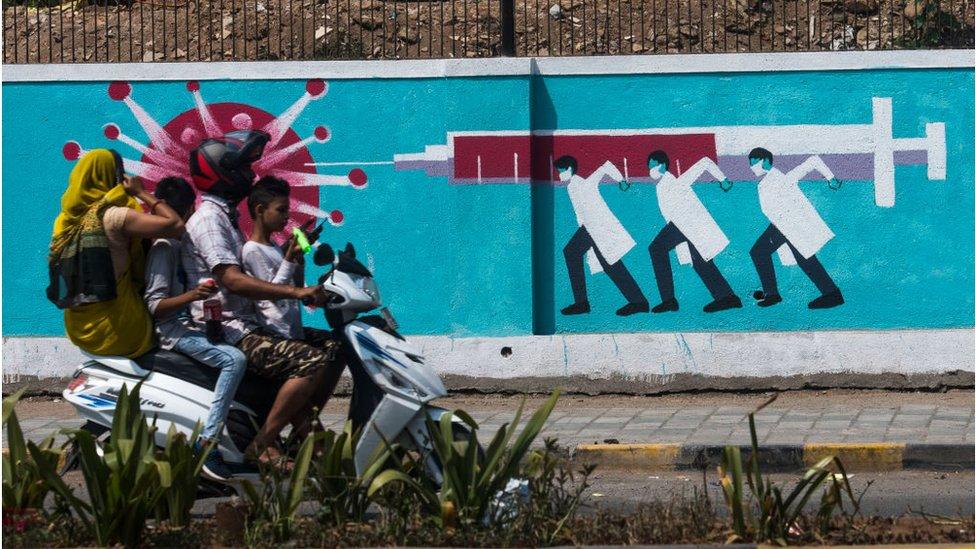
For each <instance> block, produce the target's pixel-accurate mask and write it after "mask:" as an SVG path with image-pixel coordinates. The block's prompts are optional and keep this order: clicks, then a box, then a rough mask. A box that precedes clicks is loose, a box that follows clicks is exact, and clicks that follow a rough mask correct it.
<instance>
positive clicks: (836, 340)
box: [2, 329, 976, 384]
mask: <svg viewBox="0 0 976 549" xmlns="http://www.w3.org/2000/svg"><path fill="white" fill-rule="evenodd" d="M409 339H410V340H411V341H414V342H416V343H417V344H419V345H420V347H421V348H422V349H423V352H424V355H425V356H426V357H427V358H428V360H429V361H430V363H431V364H432V365H433V366H434V368H436V369H437V371H439V372H440V373H441V374H444V375H448V374H453V375H458V376H466V377H473V378H487V379H512V378H519V377H553V378H559V377H567V376H582V377H587V378H592V379H617V380H623V379H633V380H641V381H654V382H657V383H661V384H665V383H667V378H668V377H669V376H674V375H680V374H693V375H695V374H697V375H700V376H706V377H716V378H741V377H776V376H780V377H785V376H794V375H814V374H835V373H851V374H939V373H944V372H955V371H965V372H972V371H973V370H974V361H976V358H974V344H976V336H974V330H973V329H949V330H890V331H872V332H854V331H823V332H819V331H818V332H746V333H739V332H717V333H708V332H705V333H701V332H699V333H674V334H669V333H631V334H571V335H553V336H523V337H494V338H493V337H485V338H478V337H474V338H451V337H447V336H414V337H410V338H409ZM506 347H507V348H510V349H511V354H510V355H508V356H504V355H505V354H507V353H505V352H503V349H504V348H506ZM2 357H3V377H4V382H16V381H18V378H19V377H20V376H36V377H38V378H50V377H67V376H70V375H71V373H72V372H73V370H74V368H75V366H77V365H78V364H79V363H81V361H82V357H81V353H79V352H78V350H77V349H76V348H75V347H74V346H73V345H72V344H71V343H70V342H69V341H68V340H67V339H65V338H56V337H5V338H3V352H2Z"/></svg>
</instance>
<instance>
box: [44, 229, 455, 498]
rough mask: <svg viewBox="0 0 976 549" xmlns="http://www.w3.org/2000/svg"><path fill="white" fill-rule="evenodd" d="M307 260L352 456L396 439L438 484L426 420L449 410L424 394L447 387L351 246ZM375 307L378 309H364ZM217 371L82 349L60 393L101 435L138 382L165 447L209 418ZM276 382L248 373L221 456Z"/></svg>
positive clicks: (266, 405)
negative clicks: (344, 405)
mask: <svg viewBox="0 0 976 549" xmlns="http://www.w3.org/2000/svg"><path fill="white" fill-rule="evenodd" d="M313 259H314V262H315V264H316V265H319V266H329V269H328V271H327V272H326V273H325V274H323V275H322V276H321V277H320V278H319V281H318V283H319V284H320V285H321V287H322V289H323V291H324V292H325V294H326V296H327V298H326V304H325V306H324V310H325V317H326V320H327V322H328V324H329V326H330V327H331V328H332V331H333V335H334V337H336V338H337V339H338V340H339V341H340V343H341V345H340V349H341V351H340V357H341V359H342V360H343V361H344V362H345V363H346V365H347V366H348V367H349V371H350V373H351V375H352V380H353V392H352V399H351V402H350V407H349V418H350V419H351V420H352V423H353V427H354V429H356V430H358V431H359V432H360V438H359V441H358V443H357V446H356V449H355V456H354V460H355V464H356V470H357V472H359V473H362V472H363V471H364V470H365V469H366V467H367V466H368V465H369V463H370V461H371V459H372V458H373V456H374V454H375V453H376V452H377V451H378V450H379V449H380V448H381V447H383V446H385V445H387V444H396V445H397V446H398V447H400V448H403V449H404V450H406V451H412V452H415V455H419V456H420V458H421V460H422V463H423V465H424V467H425V469H426V470H427V473H428V474H429V475H430V478H431V479H432V480H434V481H435V482H437V483H438V484H439V483H440V481H441V480H442V478H443V477H442V472H441V466H440V462H439V461H438V460H437V458H436V455H435V454H434V449H433V442H432V439H431V435H430V433H429V431H428V418H429V419H430V420H433V421H434V423H435V424H436V423H438V422H439V420H440V418H441V416H443V414H444V413H446V410H445V409H443V408H439V407H436V406H433V405H431V401H433V400H434V399H437V398H440V397H443V396H445V395H447V390H446V389H445V388H444V385H443V383H441V380H440V378H439V377H438V375H437V373H436V372H435V371H434V370H433V369H432V368H431V367H430V366H429V365H428V364H427V363H426V361H425V359H424V357H423V356H422V354H421V352H420V351H419V350H418V349H417V348H416V347H415V346H413V345H411V344H410V343H409V342H408V341H407V340H406V338H404V337H403V336H402V335H400V334H399V333H398V332H397V324H396V321H395V320H394V319H393V316H392V314H390V312H389V310H388V309H387V308H385V307H382V304H381V300H380V293H379V288H378V287H377V285H376V282H375V280H374V279H373V275H372V273H371V272H370V271H369V269H367V268H366V267H365V266H364V265H363V264H362V263H360V262H359V261H358V260H357V259H356V251H355V249H354V248H353V246H352V245H351V244H347V245H346V248H345V249H344V250H342V251H340V252H338V253H336V252H335V251H334V250H333V249H332V248H331V247H330V246H329V245H328V244H321V245H319V247H318V249H317V250H316V251H315V255H314V258H313ZM377 309H379V313H380V314H374V315H363V316H361V314H362V313H366V312H370V311H374V310H377ZM217 375H218V372H217V370H215V369H213V368H209V367H207V366H205V365H203V364H200V363H198V362H196V361H194V360H192V359H190V358H189V357H186V356H184V355H181V354H179V353H175V352H172V351H163V350H156V351H153V352H150V353H148V354H146V355H143V356H141V357H139V358H137V359H135V360H130V359H127V358H120V357H104V356H95V355H86V361H85V362H84V363H82V364H81V365H80V366H78V368H77V369H76V370H75V372H74V375H73V377H72V379H71V381H70V382H69V384H68V387H67V388H66V389H65V390H64V393H63V394H64V398H65V400H67V401H68V402H70V403H71V404H72V405H73V406H74V407H75V410H76V411H77V413H78V415H79V416H80V417H81V418H82V419H84V420H85V423H84V425H83V426H82V427H81V428H82V429H86V430H88V431H90V432H91V433H92V434H93V435H94V436H95V437H96V440H100V441H104V440H105V438H106V437H108V436H111V425H112V415H113V413H114V411H115V404H116V401H117V398H118V395H119V393H120V391H121V389H122V387H123V386H128V387H130V389H131V387H133V386H135V384H136V383H139V382H140V381H141V382H142V387H141V390H140V395H139V396H140V399H141V408H142V411H143V412H144V413H145V414H146V417H148V418H150V419H154V420H155V422H156V426H157V427H158V429H157V431H156V435H155V436H156V444H157V445H159V446H162V445H163V444H164V443H165V438H166V433H167V432H168V430H169V429H170V426H174V427H175V428H176V429H177V430H179V431H181V432H183V433H186V434H187V435H189V434H190V433H191V432H192V431H193V429H194V427H195V426H196V425H197V422H202V421H203V419H204V418H205V417H206V416H207V413H208V411H209V405H210V402H211V401H212V397H213V389H214V385H215V383H216V380H217ZM277 389H278V387H276V386H274V384H269V382H268V380H267V379H265V378H261V377H258V376H256V375H253V374H251V373H250V372H249V373H248V374H247V375H245V377H244V379H243V380H242V381H241V384H240V387H239V388H238V390H237V393H236V395H235V397H234V402H233V403H232V404H231V407H230V412H229V413H228V415H227V421H226V424H225V430H224V434H223V435H222V437H221V439H220V441H219V444H218V448H219V450H220V451H221V453H222V455H223V457H224V460H225V461H227V462H229V463H242V462H243V461H244V449H245V448H247V446H248V445H249V444H250V443H251V440H252V439H253V438H254V436H255V434H256V433H257V429H258V426H260V425H262V424H263V422H264V420H265V418H266V417H267V414H268V411H269V410H270V407H271V403H272V402H273V400H274V397H275V395H276V393H277ZM452 426H453V429H452V430H453V433H454V437H455V440H457V441H459V442H466V441H469V440H471V438H472V437H471V432H470V430H469V428H468V426H467V425H466V424H464V423H463V422H461V421H459V420H457V419H455V421H454V422H453V423H452ZM73 465H77V455H76V454H75V455H69V459H68V460H67V464H66V469H69V468H70V467H71V466H73ZM201 488H202V489H203V490H202V491H201V495H223V494H227V493H229V491H228V490H227V489H226V486H221V485H220V484H215V483H213V482H210V481H207V480H205V479H204V480H202V481H201Z"/></svg>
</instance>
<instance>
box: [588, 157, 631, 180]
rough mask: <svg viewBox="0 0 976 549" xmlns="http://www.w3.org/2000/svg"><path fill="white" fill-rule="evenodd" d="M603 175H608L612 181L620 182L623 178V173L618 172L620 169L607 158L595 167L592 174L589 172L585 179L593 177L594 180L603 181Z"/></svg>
mask: <svg viewBox="0 0 976 549" xmlns="http://www.w3.org/2000/svg"><path fill="white" fill-rule="evenodd" d="M605 176H609V177H610V179H612V180H613V182H614V183H620V182H621V181H623V180H624V175H623V174H622V173H620V170H618V169H617V166H615V165H614V163H613V162H611V161H609V160H607V161H606V162H604V163H603V165H602V166H600V167H599V168H597V169H596V171H595V172H593V174H591V175H590V177H588V178H587V179H588V180H589V179H595V180H596V182H597V183H599V182H601V181H603V178H604V177H605Z"/></svg>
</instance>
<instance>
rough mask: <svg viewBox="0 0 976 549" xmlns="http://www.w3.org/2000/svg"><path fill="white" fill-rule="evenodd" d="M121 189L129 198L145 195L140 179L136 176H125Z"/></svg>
mask: <svg viewBox="0 0 976 549" xmlns="http://www.w3.org/2000/svg"><path fill="white" fill-rule="evenodd" d="M122 187H123V188H124V189H125V192H126V193H128V194H129V196H140V195H143V194H145V193H146V188H145V185H144V184H143V182H142V178H141V177H139V176H138V175H126V176H123V179H122Z"/></svg>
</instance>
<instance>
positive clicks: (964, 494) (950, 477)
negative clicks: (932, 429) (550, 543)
mask: <svg viewBox="0 0 976 549" xmlns="http://www.w3.org/2000/svg"><path fill="white" fill-rule="evenodd" d="M797 477H798V475H797V474H790V473H783V474H774V475H770V478H771V479H772V480H773V482H776V483H778V484H782V485H789V484H790V483H791V482H794V481H795V480H796V479H797ZM850 480H851V487H852V488H853V490H854V493H855V495H858V494H860V493H861V491H862V490H865V488H866V489H867V491H866V492H865V494H864V498H863V499H862V500H861V507H862V513H863V514H877V515H882V516H900V515H903V514H906V513H909V512H925V513H928V514H935V515H942V516H950V517H967V516H968V517H973V515H974V495H976V494H974V477H973V472H972V471H967V472H963V473H956V472H939V471H898V472H887V473H853V474H851V478H850ZM591 481H592V487H591V488H590V490H589V495H590V500H589V501H590V502H591V503H592V504H596V505H599V506H606V507H610V508H617V509H621V510H625V509H627V508H628V507H633V506H634V505H636V504H638V503H640V502H642V501H653V500H667V499H668V498H671V497H680V496H681V495H683V494H686V495H690V494H692V493H693V492H694V490H695V489H696V488H697V489H698V490H701V487H702V474H701V472H670V473H653V474H647V473H641V474H634V473H628V472H622V471H605V472H602V473H600V472H595V473H594V475H593V477H591ZM706 483H707V487H708V495H709V497H710V498H711V499H712V501H713V502H716V504H717V506H718V507H720V508H721V507H722V506H723V505H724V504H723V503H722V490H721V487H720V486H719V484H718V478H717V475H716V473H714V472H709V473H708V475H707V477H706ZM869 483H870V486H868V484H869Z"/></svg>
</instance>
